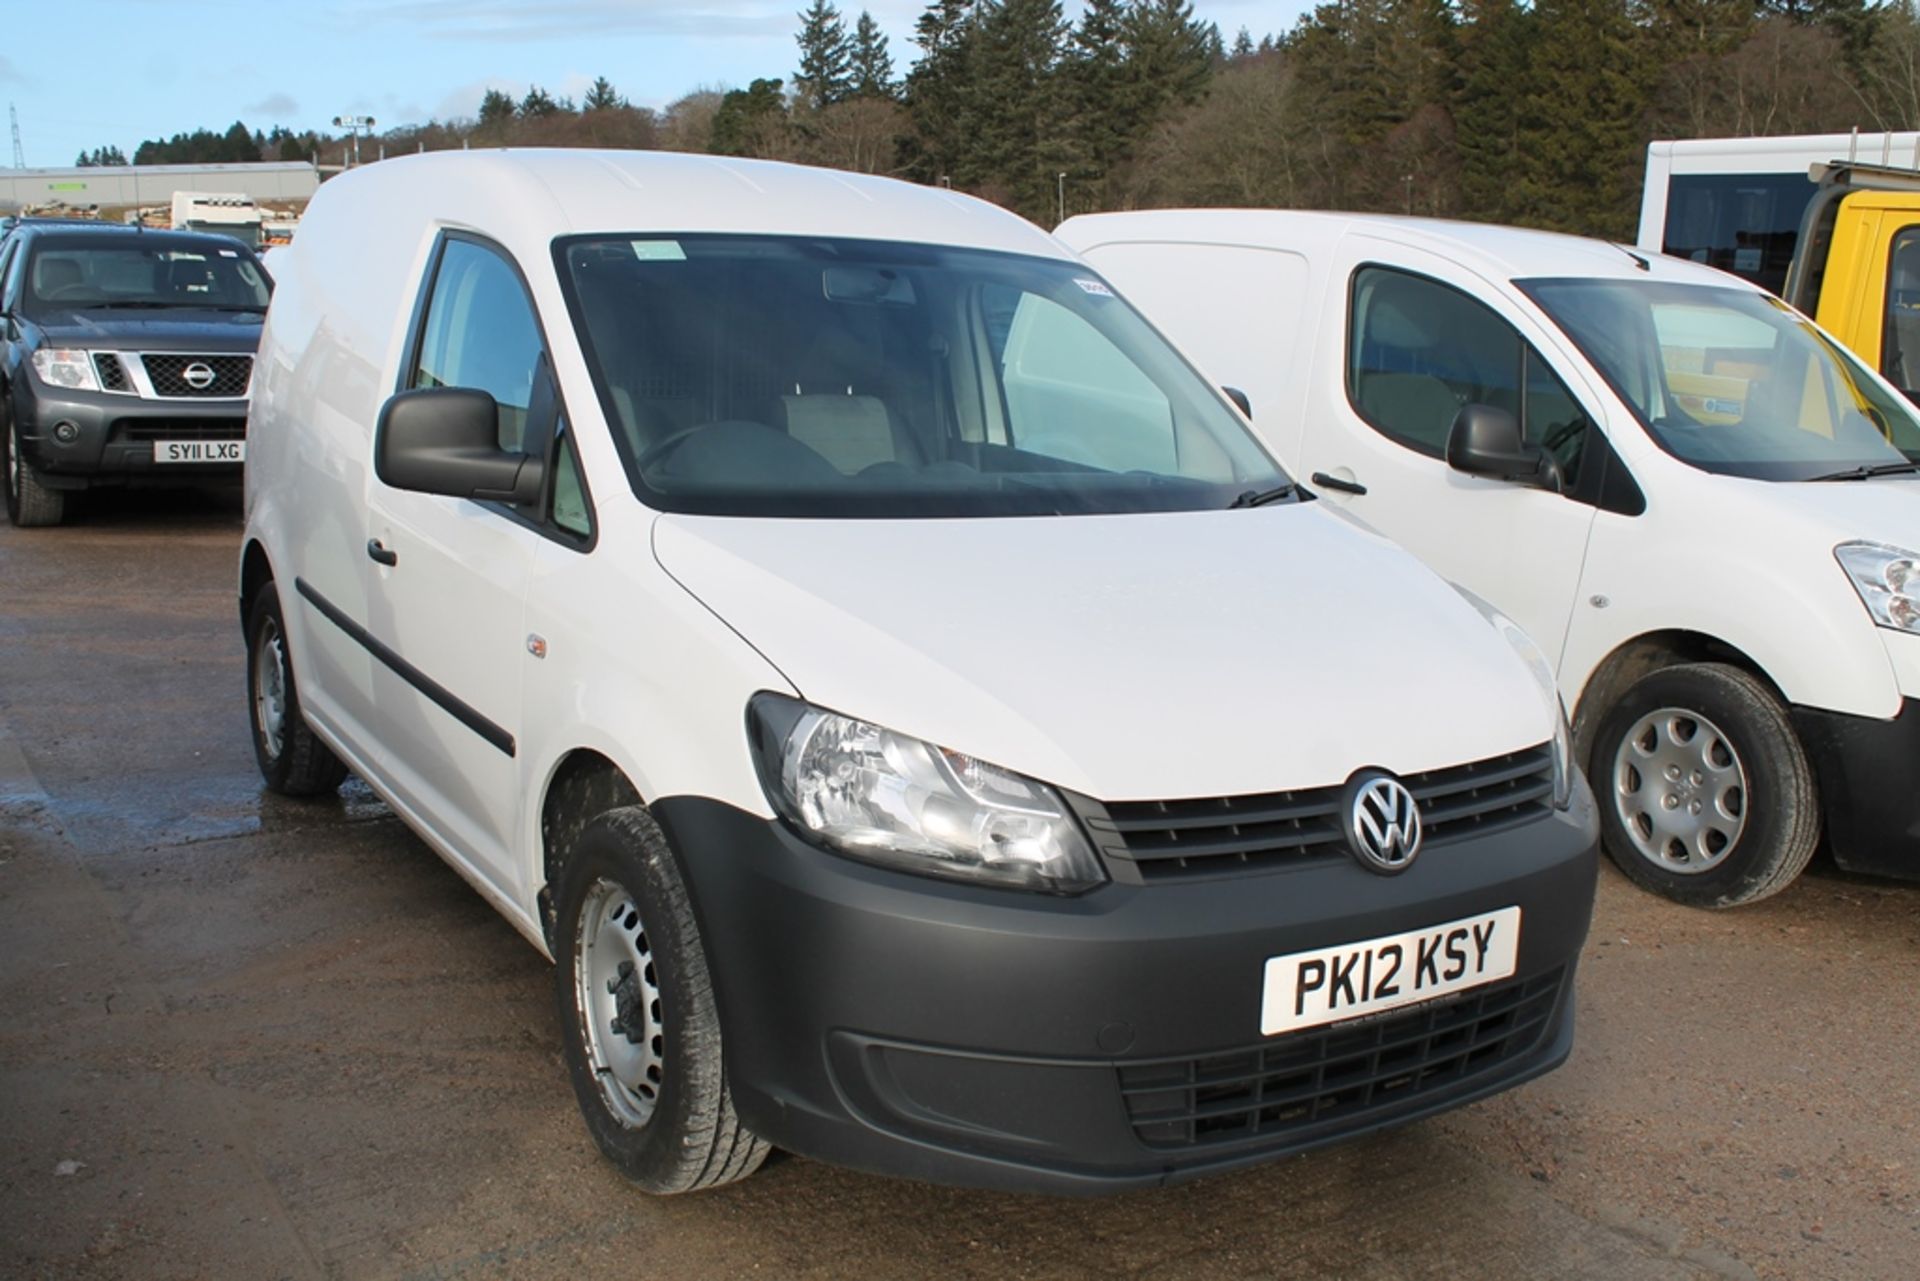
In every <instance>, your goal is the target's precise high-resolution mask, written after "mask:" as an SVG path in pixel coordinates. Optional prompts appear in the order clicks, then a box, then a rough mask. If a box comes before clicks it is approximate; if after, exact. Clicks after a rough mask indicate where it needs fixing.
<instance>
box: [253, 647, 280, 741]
mask: <svg viewBox="0 0 1920 1281" xmlns="http://www.w3.org/2000/svg"><path fill="white" fill-rule="evenodd" d="M253 723H254V727H255V728H256V729H258V730H259V732H260V745H261V746H262V747H264V748H266V749H267V756H268V758H269V759H271V760H279V759H280V751H281V748H282V747H284V746H285V743H286V731H287V646H286V642H285V641H284V640H282V639H281V637H280V628H279V626H278V625H276V624H275V623H274V621H273V620H272V619H271V618H269V619H267V620H266V621H265V622H264V623H262V624H261V625H260V643H259V645H258V646H256V647H255V649H254V655H253Z"/></svg>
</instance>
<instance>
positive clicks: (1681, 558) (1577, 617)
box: [1059, 210, 1920, 907]
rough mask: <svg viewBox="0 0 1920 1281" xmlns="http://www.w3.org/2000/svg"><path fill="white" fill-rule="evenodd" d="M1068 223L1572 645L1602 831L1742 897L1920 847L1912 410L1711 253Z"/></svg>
mask: <svg viewBox="0 0 1920 1281" xmlns="http://www.w3.org/2000/svg"><path fill="white" fill-rule="evenodd" d="M1059 235H1060V236H1061V238H1062V239H1064V240H1065V241H1066V242H1067V243H1068V244H1070V245H1072V246H1074V247H1076V248H1078V249H1079V250H1080V251H1082V252H1083V253H1084V254H1086V255H1087V257H1088V258H1089V259H1090V261H1092V262H1093V263H1094V264H1095V265H1096V266H1097V267H1099V268H1100V269H1101V270H1102V271H1103V272H1105V273H1106V275H1107V277H1108V278H1109V279H1110V280H1112V281H1113V282H1114V284H1115V285H1117V286H1118V287H1119V288H1120V289H1122V290H1123V291H1124V292H1125V293H1126V295H1127V296H1128V297H1129V298H1131V299H1133V300H1134V301H1136V302H1138V303H1139V304H1140V305H1141V306H1142V307H1143V308H1145V309H1146V310H1147V311H1148V313H1149V314H1150V315H1151V316H1152V317H1153V319H1154V322H1155V323H1156V324H1158V325H1162V326H1164V327H1165V328H1166V330H1167V332H1168V333H1169V334H1170V335H1172V337H1173V338H1174V340H1175V341H1177V342H1179V343H1181V344H1182V345H1183V347H1184V349H1185V350H1186V351H1187V352H1188V353H1189V354H1191V355H1192V356H1193V357H1194V358H1195V359H1196V360H1198V361H1199V362H1200V363H1201V365H1202V366H1203V367H1205V368H1206V369H1208V370H1209V371H1210V372H1211V373H1212V374H1213V375H1215V376H1217V377H1220V378H1225V379H1229V380H1233V381H1236V382H1237V383H1238V384H1239V385H1241V386H1243V387H1244V388H1246V389H1247V391H1248V392H1250V393H1251V394H1252V404H1253V408H1254V412H1255V414H1256V417H1255V421H1256V422H1257V423H1258V425H1259V430H1260V434H1261V436H1262V437H1263V438H1264V439H1265V440H1266V441H1267V443H1268V445H1269V446H1270V447H1272V448H1273V450H1274V451H1275V452H1276V453H1277V454H1278V455H1279V457H1280V459H1281V460H1282V461H1283V462H1284V463H1286V464H1287V465H1289V466H1290V467H1293V468H1294V469H1296V472H1297V473H1298V474H1302V475H1305V476H1307V477H1308V478H1309V487H1310V488H1312V489H1313V490H1314V491H1315V492H1316V493H1318V494H1319V495H1320V496H1321V497H1322V498H1324V499H1325V500H1326V502H1327V504H1328V505H1329V506H1330V507H1338V508H1341V509H1343V510H1345V511H1347V512H1348V513H1349V514H1351V515H1352V516H1354V517H1355V518H1356V519H1357V520H1360V521H1362V522H1364V523H1365V524H1366V525H1367V526H1368V527H1370V528H1372V529H1375V530H1378V531H1380V532H1381V533H1384V534H1386V535H1387V536H1389V537H1391V538H1393V539H1395V540H1397V541H1398V542H1400V544H1401V545H1402V546H1405V547H1406V548H1408V549H1409V550H1411V551H1413V552H1416V553H1418V554H1419V555H1420V556H1421V557H1422V558H1423V559H1425V560H1426V561H1427V563H1428V564H1430V565H1431V566H1433V567H1434V568H1435V569H1436V570H1438V571H1439V572H1440V573H1441V574H1443V575H1444V576H1445V577H1446V578H1448V579H1449V580H1450V581H1452V582H1454V583H1456V584H1458V585H1460V586H1462V587H1463V588H1465V589H1467V590H1469V591H1472V592H1474V593H1477V594H1478V595H1480V596H1482V597H1484V598H1485V599H1486V600H1488V601H1490V602H1492V603H1493V605H1494V606H1496V607H1498V608H1499V609H1500V610H1502V611H1504V612H1505V613H1506V614H1507V615H1508V616H1510V617H1512V618H1513V619H1514V620H1516V621H1517V622H1518V623H1519V625H1520V626H1521V627H1522V628H1523V629H1524V630H1525V631H1526V632H1527V634H1528V635H1530V636H1531V637H1533V638H1534V639H1535V641H1537V642H1538V643H1539V644H1540V645H1541V646H1542V647H1543V648H1545V649H1546V651H1547V652H1548V654H1549V655H1550V656H1551V657H1552V659H1553V662H1554V665H1555V668H1556V672H1557V675H1558V676H1559V679H1560V684H1561V688H1562V689H1563V690H1565V691H1566V693H1567V696H1568V699H1569V702H1570V705H1571V706H1572V708H1573V709H1574V729H1575V739H1576V742H1577V745H1578V747H1579V757H1580V759H1581V761H1582V762H1583V763H1584V764H1585V765H1586V768H1587V770H1588V772H1589V774H1590V776H1591V777H1592V778H1594V779H1595V780H1597V781H1596V783H1595V790H1596V791H1597V792H1598V793H1599V795H1600V797H1601V802H1600V811H1601V824H1602V828H1603V831H1604V834H1605V845H1606V849H1607V852H1608V854H1609V855H1611V856H1612V858H1613V860H1614V861H1615V862H1616V863H1617V864H1618V865H1619V866H1620V868H1621V869H1622V870H1623V871H1625V872H1626V873H1627V875H1629V876H1630V877H1632V878H1633V879H1634V880H1636V881H1638V882H1639V883H1640V884H1641V885H1643V886H1645V887H1647V888H1649V889H1652V890H1654V891H1656V892H1658V893H1661V894H1665V895H1667V896H1668V897H1670V898H1673V899H1676V900H1678V901H1680V902H1682V903H1688V904H1693V905H1695V906H1701V907H1724V906H1729V905H1732V904H1737V903H1747V902H1752V901H1755V900H1757V899H1761V898H1764V897H1766V896H1768V895H1770V894H1773V893H1776V892H1777V891H1779V890H1781V889H1783V888H1785V887H1786V886H1787V885H1788V884H1790V883H1791V882H1792V881H1793V880H1794V878H1795V877H1797V876H1798V875H1799V874H1800V872H1801V870H1802V869H1804V868H1805V867H1806V865H1807V862H1808V860H1809V859H1810V858H1811V857H1812V855H1813V853H1814V851H1815V849H1816V848H1817V847H1818V845H1819V844H1820V842H1821V839H1822V837H1823V836H1824V837H1825V839H1826V841H1827V842H1828V844H1829V845H1830V846H1831V848H1832V851H1833V856H1834V858H1835V859H1836V860H1837V861H1838V862H1839V863H1840V865H1841V866H1843V867H1846V868H1849V869H1852V870H1855V871H1860V872H1870V873H1877V874H1881V875H1894V876H1901V877H1920V568H1916V566H1920V552H1916V551H1915V549H1917V548H1920V479H1916V477H1920V419H1916V417H1915V414H1914V408H1913V406H1912V404H1911V403H1910V402H1908V401H1907V400H1906V399H1905V398H1903V397H1902V396H1901V395H1900V394H1899V393H1898V392H1897V391H1895V390H1894V389H1893V388H1892V387H1891V386H1889V385H1888V384H1887V383H1886V382H1885V381H1884V380H1882V379H1881V378H1880V376H1879V375H1878V374H1876V373H1874V372H1873V371H1871V370H1869V369H1868V368H1866V366H1865V365H1863V364H1862V363H1861V362H1860V361H1859V360H1858V359H1857V358H1855V357H1854V356H1853V355H1852V354H1850V353H1849V352H1847V351H1846V350H1844V349H1843V348H1842V347H1841V346H1840V345H1839V344H1838V343H1836V342H1834V341H1833V340H1832V339H1831V338H1829V337H1828V336H1827V335H1826V334H1824V333H1822V332H1821V331H1820V330H1819V329H1818V328H1816V327H1815V326H1814V325H1813V324H1812V323H1810V322H1809V321H1808V320H1807V319H1806V318H1805V317H1804V316H1802V315H1800V314H1799V313H1797V312H1795V311H1794V310H1792V309H1791V308H1790V307H1788V306H1787V305H1786V304H1784V303H1782V302H1781V301H1780V300H1779V299H1777V298H1775V297H1773V296H1772V295H1770V294H1768V293H1765V292H1764V291H1762V290H1761V289H1759V288H1758V287H1757V286H1755V285H1752V284H1749V283H1747V282H1746V281H1744V280H1740V279H1738V278H1736V277H1734V276H1730V275H1726V274H1723V273H1721V272H1719V271H1716V270H1714V269H1712V268H1709V267H1704V266H1700V265H1698V264H1695V263H1691V262H1684V261H1681V260H1679V259H1676V258H1664V257H1661V256H1659V255H1656V254H1648V253H1643V252H1639V251H1637V250H1629V249H1626V248H1623V247H1621V246H1618V245H1612V244H1606V243H1603V242H1600V241H1594V240H1583V239H1578V238H1575V237H1570V236H1559V235H1551V234H1548V233H1545V232H1535V231H1519V230H1515V229H1513V228H1506V227H1489V226H1482V225H1477V224H1469V223H1447V222H1438V221H1429V220H1420V219H1408V218H1392V217H1369V216H1356V215H1350V214H1326V213H1291V212H1289V213H1282V212H1275V211H1264V210H1263V211H1239V210H1184V211H1169V212H1165V213H1143V214H1108V215H1097V216H1093V217H1088V218H1077V219H1073V220H1071V221H1069V222H1067V223H1066V224H1064V225H1063V226H1062V227H1061V228H1060V230H1059Z"/></svg>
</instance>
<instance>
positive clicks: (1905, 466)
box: [1808, 462, 1920, 480]
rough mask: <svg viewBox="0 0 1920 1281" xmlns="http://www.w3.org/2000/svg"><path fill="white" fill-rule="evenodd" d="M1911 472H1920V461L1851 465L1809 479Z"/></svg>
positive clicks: (1836, 478) (1833, 478)
mask: <svg viewBox="0 0 1920 1281" xmlns="http://www.w3.org/2000/svg"><path fill="white" fill-rule="evenodd" d="M1909 472H1920V463H1911V462H1909V463H1875V464H1873V465H1872V466H1870V467H1869V466H1860V467H1849V468H1847V469H1846V470H1845V471H1833V472H1828V473H1827V474H1826V475H1824V476H1811V477H1809V478H1808V479H1810V480H1872V479H1873V478H1874V477H1875V476H1902V475H1906V474H1907V473H1909Z"/></svg>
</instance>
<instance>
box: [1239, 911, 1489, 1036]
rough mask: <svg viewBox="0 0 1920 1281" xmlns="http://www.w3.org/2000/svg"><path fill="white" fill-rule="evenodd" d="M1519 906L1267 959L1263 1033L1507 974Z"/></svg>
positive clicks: (1372, 1009)
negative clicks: (1404, 931)
mask: <svg viewBox="0 0 1920 1281" xmlns="http://www.w3.org/2000/svg"><path fill="white" fill-rule="evenodd" d="M1519 956H1520V909H1519V908H1517V907H1503V908H1501V909H1500V910H1499V911H1497V912H1489V913H1487V914H1486V915H1485V916H1469V917H1466V918H1465V919H1463V920H1458V921H1448V922H1447V923H1446V924H1445V925H1431V926H1428V927H1427V928H1426V929H1423V930H1409V931H1408V932H1407V933H1405V934H1392V935H1388V936H1387V937H1385V938H1377V939H1368V940H1366V941H1365V942H1361V943H1343V944H1341V945H1340V946H1338V947H1325V948H1321V949H1320V950H1319V951H1317V952H1294V953H1291V954H1289V955H1287V956H1274V957H1269V958H1268V959H1267V967H1266V983H1265V989H1264V992H1263V994H1262V997H1261V1001H1260V1032H1261V1035H1263V1036H1273V1035H1275V1034H1277V1033H1280V1032H1297V1031H1299V1030H1300V1029H1301V1028H1307V1027H1317V1026H1319V1025H1320V1024H1322V1023H1336V1022H1339V1021H1340V1020H1341V1019H1350V1018H1355V1017H1357V1016H1359V1015H1362V1014H1378V1013H1380V1012H1381V1011H1382V1010H1391V1009H1395V1008H1397V1007H1399V1006H1402V1005H1413V1004H1416V1003H1418V1002H1421V1001H1428V1000H1432V999H1433V998H1434V997H1436V996H1445V995H1447V994H1448V993H1450V992H1462V991H1465V990H1466V989H1467V988H1470V987H1479V986H1480V985H1481V984H1482V983H1492V982H1494V981H1495V980H1498V979H1504V978H1508V977H1510V976H1511V975H1512V974H1513V972H1514V969H1515V968H1516V967H1517V965H1518V964H1519Z"/></svg>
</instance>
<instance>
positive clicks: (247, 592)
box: [240, 538, 273, 633]
mask: <svg viewBox="0 0 1920 1281" xmlns="http://www.w3.org/2000/svg"><path fill="white" fill-rule="evenodd" d="M272 581H273V562H272V561H270V560H268V559H267V549H266V548H265V547H264V546H263V545H262V544H261V542H260V540H259V539H257V538H249V539H248V540H247V546H246V549H245V550H244V551H242V552H241V553H240V628H241V631H242V632H243V633H244V632H245V630H246V626H247V619H248V618H249V617H251V616H252V614H253V602H254V600H255V599H256V598H257V597H258V596H259V595H260V589H261V588H262V587H265V586H266V585H267V584H268V583H270V582H272Z"/></svg>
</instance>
